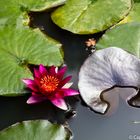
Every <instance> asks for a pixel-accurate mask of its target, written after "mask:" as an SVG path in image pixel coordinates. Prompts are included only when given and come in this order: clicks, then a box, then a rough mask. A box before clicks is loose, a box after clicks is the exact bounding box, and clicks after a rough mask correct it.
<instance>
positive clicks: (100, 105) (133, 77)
mask: <svg viewBox="0 0 140 140" xmlns="http://www.w3.org/2000/svg"><path fill="white" fill-rule="evenodd" d="M78 86H79V90H80V94H81V96H82V98H83V100H84V101H85V102H86V104H87V105H88V106H90V107H91V108H92V109H93V110H94V111H96V112H99V113H105V112H106V111H107V109H108V107H109V105H108V103H107V101H106V99H107V98H108V97H107V95H105V98H104V92H107V91H108V90H109V89H111V88H113V87H116V86H118V87H133V88H135V89H138V88H140V59H138V58H137V57H136V56H134V55H131V54H129V53H128V52H126V51H124V50H123V49H120V48H115V47H110V48H106V49H102V50H98V51H96V52H95V53H93V54H92V55H91V56H90V57H89V58H87V60H86V61H85V62H84V64H83V65H82V67H81V70H80V74H79V84H78ZM137 92H138V91H137V90H136V91H135V92H132V93H128V92H126V95H125V99H126V100H129V99H131V98H132V97H133V96H134V95H136V94H137ZM120 94H122V93H121V92H120ZM115 96H116V95H115ZM123 97H124V95H123ZM115 98H116V97H115ZM108 101H110V100H109V99H108ZM114 102H115V101H114Z"/></svg>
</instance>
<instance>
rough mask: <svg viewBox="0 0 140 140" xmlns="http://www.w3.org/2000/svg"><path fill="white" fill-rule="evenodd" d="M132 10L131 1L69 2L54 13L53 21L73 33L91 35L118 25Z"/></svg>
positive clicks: (94, 0)
mask: <svg viewBox="0 0 140 140" xmlns="http://www.w3.org/2000/svg"><path fill="white" fill-rule="evenodd" d="M114 9H115V10H114ZM130 9H131V0H111V1H110V0H68V1H67V2H66V4H65V5H64V6H62V7H60V8H58V9H56V11H54V12H53V13H52V20H53V21H54V23H55V24H56V25H58V26H59V27H61V28H62V29H66V30H68V31H71V32H73V33H76V34H91V33H97V32H100V31H103V30H105V29H107V28H109V27H111V26H112V25H114V24H116V23H117V22H119V21H120V20H121V19H123V18H124V17H125V16H126V15H127V14H128V12H129V11H130Z"/></svg>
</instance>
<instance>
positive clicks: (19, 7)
mask: <svg viewBox="0 0 140 140" xmlns="http://www.w3.org/2000/svg"><path fill="white" fill-rule="evenodd" d="M64 2H65V0H0V26H3V25H5V24H6V25H8V26H9V25H10V26H11V25H17V24H19V21H21V22H27V23H28V16H27V12H29V11H42V10H46V9H49V8H52V7H55V6H58V5H62V4H63V3H64Z"/></svg>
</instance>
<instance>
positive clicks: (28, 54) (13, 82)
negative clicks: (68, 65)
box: [0, 27, 63, 96]
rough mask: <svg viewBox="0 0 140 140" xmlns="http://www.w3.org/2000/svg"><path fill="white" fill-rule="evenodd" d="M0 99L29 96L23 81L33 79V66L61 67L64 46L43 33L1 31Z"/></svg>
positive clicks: (37, 30)
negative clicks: (3, 97)
mask: <svg viewBox="0 0 140 140" xmlns="http://www.w3.org/2000/svg"><path fill="white" fill-rule="evenodd" d="M0 58H1V59H0V95H3V96H18V95H22V94H25V93H26V92H27V91H25V90H23V88H24V84H23V83H22V81H21V79H22V78H32V74H31V72H30V70H29V69H28V65H29V64H34V65H39V64H44V65H47V66H50V65H55V66H59V65H61V64H62V63H63V57H62V54H61V44H59V43H58V42H56V41H54V40H53V39H51V38H49V37H46V36H45V35H44V34H43V33H41V32H40V30H39V29H35V30H32V29H19V28H16V29H15V28H12V27H5V28H2V29H1V28H0Z"/></svg>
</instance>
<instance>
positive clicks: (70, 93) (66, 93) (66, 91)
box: [61, 89, 79, 96]
mask: <svg viewBox="0 0 140 140" xmlns="http://www.w3.org/2000/svg"><path fill="white" fill-rule="evenodd" d="M61 91H62V92H63V93H64V96H74V95H78V94H79V92H78V91H76V90H74V89H61Z"/></svg>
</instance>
